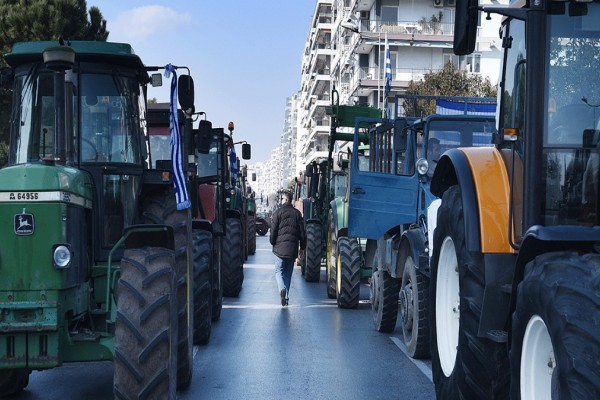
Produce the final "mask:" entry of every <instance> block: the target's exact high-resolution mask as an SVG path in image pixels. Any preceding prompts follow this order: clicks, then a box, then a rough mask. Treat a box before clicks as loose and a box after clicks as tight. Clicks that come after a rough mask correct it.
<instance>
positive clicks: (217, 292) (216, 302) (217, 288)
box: [211, 236, 223, 322]
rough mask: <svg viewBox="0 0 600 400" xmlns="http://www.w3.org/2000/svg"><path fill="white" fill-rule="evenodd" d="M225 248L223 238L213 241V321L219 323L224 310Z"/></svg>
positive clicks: (219, 237)
mask: <svg viewBox="0 0 600 400" xmlns="http://www.w3.org/2000/svg"><path fill="white" fill-rule="evenodd" d="M222 248H223V238H222V237H221V236H217V237H215V238H214V240H213V256H212V282H213V286H212V301H211V304H212V320H213V322H215V321H218V320H219V319H220V318H221V310H222V309H223V284H222V282H221V254H222V251H221V249H222Z"/></svg>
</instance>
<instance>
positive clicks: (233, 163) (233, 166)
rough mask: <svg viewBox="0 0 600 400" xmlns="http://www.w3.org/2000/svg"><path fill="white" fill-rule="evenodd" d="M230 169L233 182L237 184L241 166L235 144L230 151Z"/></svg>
mask: <svg viewBox="0 0 600 400" xmlns="http://www.w3.org/2000/svg"><path fill="white" fill-rule="evenodd" d="M229 169H230V171H231V184H232V185H234V186H235V183H236V182H237V176H238V169H239V168H238V160H237V154H236V153H235V145H234V144H232V145H231V151H230V152H229Z"/></svg>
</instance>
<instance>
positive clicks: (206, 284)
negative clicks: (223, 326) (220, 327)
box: [192, 229, 213, 344]
mask: <svg viewBox="0 0 600 400" xmlns="http://www.w3.org/2000/svg"><path fill="white" fill-rule="evenodd" d="M192 237H193V242H194V249H193V253H192V255H193V258H192V259H193V263H194V264H193V265H194V344H207V343H208V341H209V339H210V333H211V330H212V286H213V274H212V253H213V241H212V233H211V232H209V231H205V230H201V229H194V230H193V231H192Z"/></svg>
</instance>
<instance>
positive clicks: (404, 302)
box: [400, 255, 430, 358]
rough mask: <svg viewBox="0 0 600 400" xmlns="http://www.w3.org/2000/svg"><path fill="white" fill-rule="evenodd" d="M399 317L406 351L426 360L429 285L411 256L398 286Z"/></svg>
mask: <svg viewBox="0 0 600 400" xmlns="http://www.w3.org/2000/svg"><path fill="white" fill-rule="evenodd" d="M400 288H401V289H400V315H401V317H402V318H401V321H402V333H403V336H404V344H405V345H406V351H407V353H408V355H409V356H411V357H412V358H428V357H429V355H430V352H429V321H428V318H429V284H428V282H427V280H426V279H425V277H424V276H423V275H421V274H419V273H418V272H417V267H416V265H415V262H414V261H413V258H412V256H410V255H409V256H407V257H406V261H405V263H404V272H403V273H402V283H401V286H400Z"/></svg>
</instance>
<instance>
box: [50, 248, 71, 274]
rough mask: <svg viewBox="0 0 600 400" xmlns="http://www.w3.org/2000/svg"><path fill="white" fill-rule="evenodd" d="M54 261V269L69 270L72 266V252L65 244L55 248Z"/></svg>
mask: <svg viewBox="0 0 600 400" xmlns="http://www.w3.org/2000/svg"><path fill="white" fill-rule="evenodd" d="M52 260H53V261H54V268H57V269H63V268H69V266H70V264H71V250H70V249H69V247H68V246H66V245H64V244H60V245H58V246H56V247H54V254H53V255H52Z"/></svg>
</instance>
